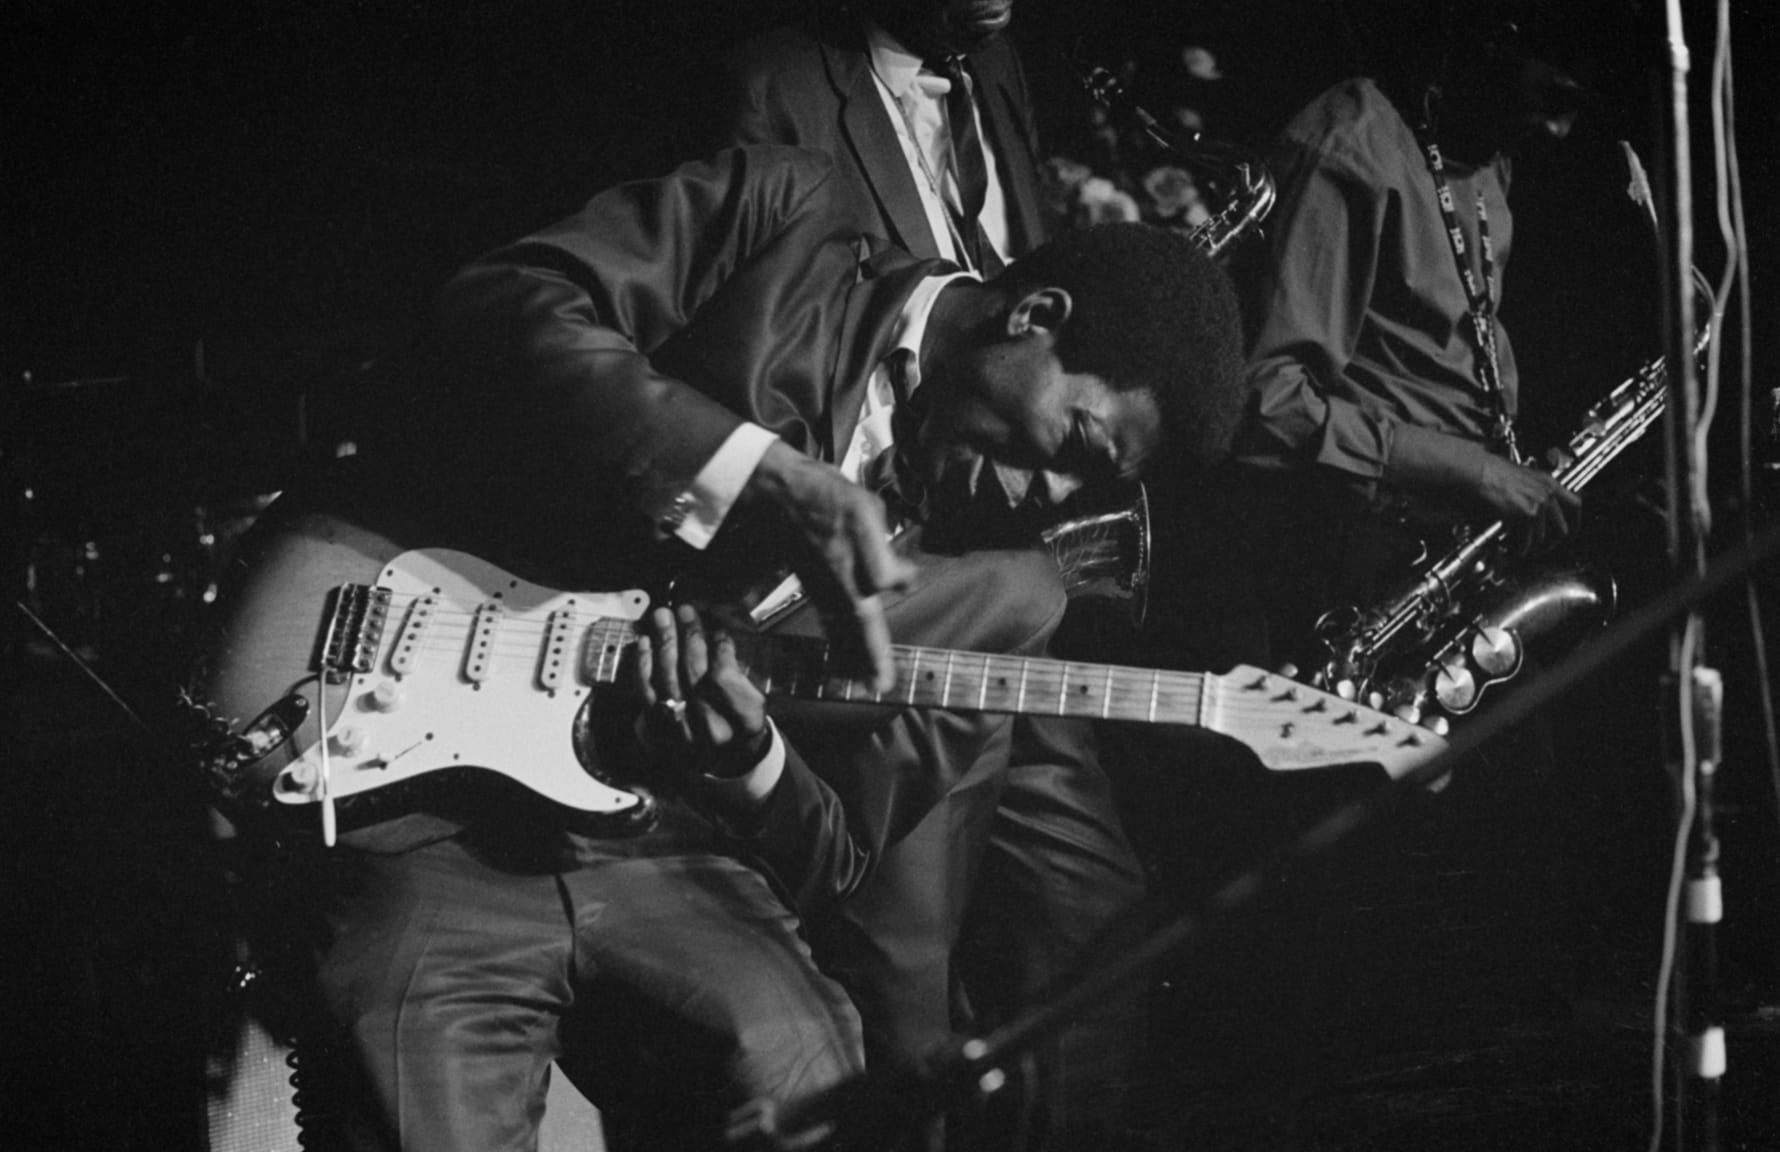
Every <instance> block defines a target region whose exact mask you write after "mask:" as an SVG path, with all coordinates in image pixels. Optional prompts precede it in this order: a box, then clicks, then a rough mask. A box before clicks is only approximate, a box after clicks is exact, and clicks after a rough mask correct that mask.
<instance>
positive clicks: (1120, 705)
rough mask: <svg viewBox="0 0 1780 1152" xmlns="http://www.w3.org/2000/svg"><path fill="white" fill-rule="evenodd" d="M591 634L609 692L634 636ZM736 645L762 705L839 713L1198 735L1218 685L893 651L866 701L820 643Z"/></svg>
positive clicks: (1021, 660)
mask: <svg viewBox="0 0 1780 1152" xmlns="http://www.w3.org/2000/svg"><path fill="white" fill-rule="evenodd" d="M595 630H596V632H598V633H600V635H599V636H597V637H595V642H594V643H592V644H590V645H589V648H590V651H593V652H596V653H598V654H599V659H598V666H597V667H596V668H595V669H594V672H593V679H595V680H598V681H601V682H605V683H611V682H612V681H613V680H615V679H616V677H617V674H618V665H619V660H620V655H621V650H622V648H623V647H624V646H626V645H628V644H629V643H630V641H631V639H633V638H634V636H633V634H632V632H631V628H630V625H628V624H624V623H620V622H615V621H606V622H602V623H601V624H599V625H596V626H595ZM735 641H736V657H737V659H738V660H739V661H740V663H741V665H742V669H743V671H745V672H746V673H747V675H748V678H749V679H751V680H753V681H754V683H755V684H756V685H758V686H759V687H760V689H761V691H763V692H765V693H766V694H767V695H769V696H783V697H789V698H793V699H802V700H825V701H831V702H836V703H847V704H881V705H885V706H887V707H914V708H944V709H948V710H951V711H955V712H1006V713H1018V714H1023V715H1033V716H1081V717H1089V718H1095V719H1101V720H1131V721H1138V722H1141V723H1151V724H1192V725H1198V724H1203V723H1204V718H1205V712H1206V709H1207V708H1208V707H1209V706H1210V701H1209V699H1208V693H1209V692H1210V691H1211V690H1212V689H1213V687H1214V685H1215V683H1216V680H1217V678H1216V677H1215V676H1213V675H1211V674H1209V673H1203V672H1176V671H1168V670H1164V669H1156V668H1126V667H1119V666H1116V665H1109V664H1082V663H1077V662H1075V661H1070V660H1050V659H1041V658H1034V657H1023V656H997V655H990V654H988V653H983V652H960V651H955V650H952V649H946V648H923V647H916V646H913V645H906V644H898V645H895V646H894V647H893V648H892V650H891V651H892V654H893V657H894V660H895V665H896V683H895V685H894V686H893V687H892V688H891V689H890V690H889V691H887V692H870V691H867V690H866V689H864V688H863V687H862V686H860V685H859V684H857V683H856V682H854V681H852V680H849V679H846V678H844V677H841V676H839V675H836V674H835V672H834V671H833V669H832V668H831V666H830V663H831V662H830V650H829V646H828V644H827V643H826V642H825V641H823V640H820V639H816V638H813V637H801V636H775V635H771V634H767V633H742V634H740V635H737V636H736V637H735Z"/></svg>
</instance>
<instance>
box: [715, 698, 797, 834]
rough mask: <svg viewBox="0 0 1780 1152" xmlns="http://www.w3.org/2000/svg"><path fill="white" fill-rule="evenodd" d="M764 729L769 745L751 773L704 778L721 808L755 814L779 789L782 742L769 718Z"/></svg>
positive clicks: (782, 755)
mask: <svg viewBox="0 0 1780 1152" xmlns="http://www.w3.org/2000/svg"><path fill="white" fill-rule="evenodd" d="M766 726H767V728H768V729H769V730H770V731H771V732H772V742H771V743H770V744H768V745H767V747H766V754H765V755H764V756H762V757H761V758H760V763H758V764H756V765H755V766H754V770H753V771H752V772H749V773H748V774H747V775H746V776H729V777H723V776H706V777H705V787H706V789H707V790H708V791H709V792H710V793H711V795H712V798H713V799H715V800H717V801H718V802H719V803H720V804H722V805H723V806H724V807H725V808H733V809H738V810H741V811H744V812H756V811H759V810H760V809H761V808H764V807H765V806H766V802H767V800H768V799H770V798H771V797H772V794H773V789H774V788H777V787H778V786H779V777H781V776H783V775H784V774H785V741H784V739H783V738H782V737H781V736H780V735H779V727H778V725H776V724H774V723H773V722H772V720H771V719H770V718H769V719H768V720H767V722H766Z"/></svg>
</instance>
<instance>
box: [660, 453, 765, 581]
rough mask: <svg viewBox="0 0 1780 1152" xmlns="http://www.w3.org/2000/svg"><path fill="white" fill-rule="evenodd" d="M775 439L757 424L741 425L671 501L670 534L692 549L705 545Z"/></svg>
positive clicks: (715, 533) (714, 533) (708, 542)
mask: <svg viewBox="0 0 1780 1152" xmlns="http://www.w3.org/2000/svg"><path fill="white" fill-rule="evenodd" d="M776 439H778V437H776V436H774V435H773V434H772V433H771V432H768V431H767V430H766V429H765V428H762V427H761V426H760V425H758V424H742V425H740V426H738V427H737V428H736V430H735V431H734V432H731V433H730V434H729V439H727V440H725V441H724V442H723V446H722V447H721V448H719V449H717V451H716V453H715V454H714V455H712V457H711V458H710V459H709V460H707V461H705V466H704V467H703V468H700V469H699V471H698V475H697V476H696V477H694V478H693V481H692V487H690V488H688V489H687V490H686V491H685V493H684V494H682V495H681V496H680V497H679V498H678V499H677V500H675V501H674V509H673V511H674V513H675V514H677V515H678V516H679V519H678V523H670V524H669V525H668V526H669V528H670V530H671V531H672V532H673V534H674V535H676V536H678V537H679V538H680V539H682V540H684V541H685V542H686V543H688V544H690V545H692V546H693V547H694V548H698V549H701V550H702V549H703V548H705V547H706V546H707V545H709V544H710V542H711V538H712V537H713V536H715V535H717V529H719V528H721V527H723V519H724V517H726V516H728V515H729V510H730V508H732V507H734V505H735V501H736V497H737V496H739V495H741V492H742V489H743V488H744V487H746V486H747V484H748V478H749V477H751V476H753V475H754V469H755V468H756V467H757V466H758V465H759V464H760V458H761V457H762V456H765V455H766V450H767V448H768V447H770V446H771V445H772V442H773V441H774V440H776Z"/></svg>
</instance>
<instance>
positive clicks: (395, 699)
mask: <svg viewBox="0 0 1780 1152" xmlns="http://www.w3.org/2000/svg"><path fill="white" fill-rule="evenodd" d="M407 699H408V695H407V693H405V692H403V691H402V689H401V687H400V686H399V685H397V684H396V683H395V682H394V681H391V680H384V681H382V682H380V683H379V684H378V685H377V687H375V688H373V689H371V693H370V697H369V702H370V705H371V708H372V710H374V711H377V712H394V711H395V710H396V709H398V708H400V707H401V706H402V705H403V704H404V703H406V702H407Z"/></svg>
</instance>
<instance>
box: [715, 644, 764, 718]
mask: <svg viewBox="0 0 1780 1152" xmlns="http://www.w3.org/2000/svg"><path fill="white" fill-rule="evenodd" d="M710 683H711V684H712V686H713V687H714V688H716V689H719V690H720V691H718V692H716V693H715V695H714V698H713V700H712V706H713V707H715V708H717V709H718V711H720V712H721V713H722V714H723V717H724V718H725V719H726V720H728V721H729V722H730V723H731V724H732V725H733V726H734V727H735V728H737V729H738V730H740V731H742V732H745V733H747V734H748V735H750V736H753V735H754V734H755V733H757V732H759V731H760V730H761V728H763V727H765V726H766V696H765V694H764V693H762V692H761V691H760V689H759V688H757V687H755V685H754V682H753V681H752V680H749V679H748V674H747V673H746V672H744V671H742V663H741V660H740V659H739V658H738V657H737V655H736V645H735V640H734V638H733V637H731V636H730V635H729V633H727V632H719V633H717V634H716V635H715V636H714V637H712V658H711V676H710Z"/></svg>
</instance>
